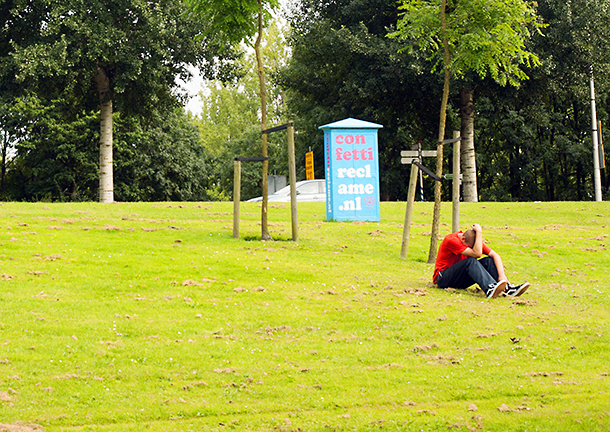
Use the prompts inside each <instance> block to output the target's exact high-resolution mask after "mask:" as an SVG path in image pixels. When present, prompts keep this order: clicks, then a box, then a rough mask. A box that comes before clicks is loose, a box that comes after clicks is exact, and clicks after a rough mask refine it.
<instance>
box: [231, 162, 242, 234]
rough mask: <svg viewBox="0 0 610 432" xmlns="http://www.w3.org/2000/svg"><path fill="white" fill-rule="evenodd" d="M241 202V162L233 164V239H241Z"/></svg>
mask: <svg viewBox="0 0 610 432" xmlns="http://www.w3.org/2000/svg"><path fill="white" fill-rule="evenodd" d="M240 200H241V161H237V160H236V161H234V162H233V238H239V201H240Z"/></svg>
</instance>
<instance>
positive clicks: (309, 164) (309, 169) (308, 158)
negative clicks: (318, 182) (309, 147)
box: [305, 151, 314, 180]
mask: <svg viewBox="0 0 610 432" xmlns="http://www.w3.org/2000/svg"><path fill="white" fill-rule="evenodd" d="M305 173H306V175H307V180H313V179H314V176H313V152H312V151H310V152H307V153H305Z"/></svg>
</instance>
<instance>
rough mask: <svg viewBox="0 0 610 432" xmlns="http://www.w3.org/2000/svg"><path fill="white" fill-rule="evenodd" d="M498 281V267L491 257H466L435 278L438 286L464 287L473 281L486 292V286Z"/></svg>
mask: <svg viewBox="0 0 610 432" xmlns="http://www.w3.org/2000/svg"><path fill="white" fill-rule="evenodd" d="M496 282H498V269H497V268H496V263H494V260H493V258H490V257H485V258H481V259H476V258H472V257H468V258H466V259H463V260H462V261H459V262H457V263H455V264H453V265H452V266H451V267H449V268H448V269H445V270H443V271H442V272H440V273H439V274H438V277H437V278H436V284H437V285H438V287H439V288H449V287H451V288H459V289H465V288H468V287H469V286H471V285H474V284H475V283H476V284H477V285H479V287H480V288H481V289H482V290H483V291H485V292H487V287H488V286H489V285H491V284H494V283H496Z"/></svg>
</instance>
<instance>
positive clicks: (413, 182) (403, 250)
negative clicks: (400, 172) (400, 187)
mask: <svg viewBox="0 0 610 432" xmlns="http://www.w3.org/2000/svg"><path fill="white" fill-rule="evenodd" d="M417 171H418V168H417V165H415V164H414V163H412V164H411V177H410V179H409V191H408V193H407V212H406V213H405V224H404V226H403V227H402V243H401V247H400V257H401V258H403V259H404V258H406V257H407V252H408V251H409V236H410V235H411V221H412V220H413V204H414V203H415V188H416V187H417Z"/></svg>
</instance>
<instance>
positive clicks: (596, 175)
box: [591, 67, 602, 201]
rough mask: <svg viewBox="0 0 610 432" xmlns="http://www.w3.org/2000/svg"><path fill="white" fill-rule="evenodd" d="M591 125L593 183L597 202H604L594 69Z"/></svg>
mask: <svg viewBox="0 0 610 432" xmlns="http://www.w3.org/2000/svg"><path fill="white" fill-rule="evenodd" d="M591 124H592V126H593V128H592V129H593V133H592V138H593V182H594V185H595V201H602V179H601V174H600V172H599V150H598V142H597V113H596V111H595V82H594V80H593V67H591Z"/></svg>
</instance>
